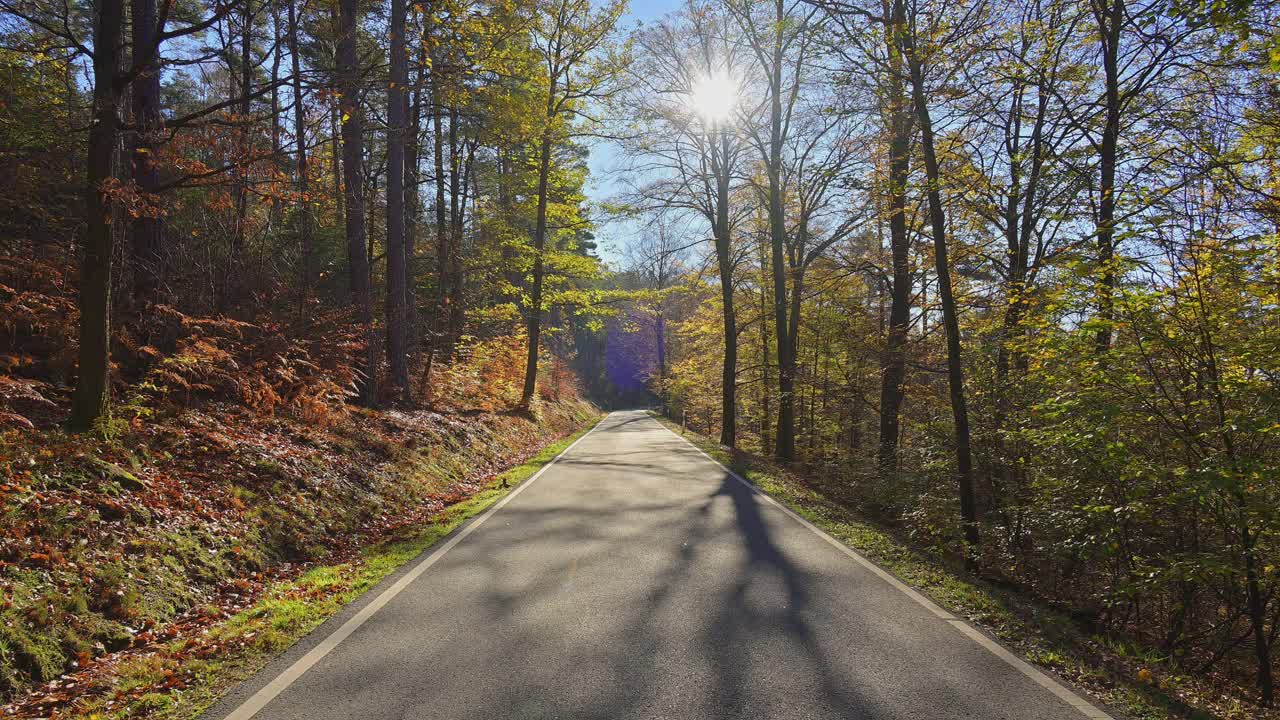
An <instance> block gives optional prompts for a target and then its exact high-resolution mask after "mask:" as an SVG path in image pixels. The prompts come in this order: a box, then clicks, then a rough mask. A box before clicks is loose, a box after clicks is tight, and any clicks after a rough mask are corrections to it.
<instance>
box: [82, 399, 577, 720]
mask: <svg viewBox="0 0 1280 720" xmlns="http://www.w3.org/2000/svg"><path fill="white" fill-rule="evenodd" d="M597 422H599V418H597V419H595V420H593V421H591V422H590V423H589V424H588V425H587V426H585V427H584V428H582V429H581V430H579V431H578V432H577V433H574V434H573V435H571V436H569V437H566V438H564V439H563V440H560V441H558V442H555V443H552V444H551V445H548V446H547V447H546V448H544V449H543V450H542V451H541V452H540V453H538V454H537V455H536V456H535V457H533V458H530V459H529V460H527V461H525V462H524V463H522V464H521V465H519V466H517V467H514V468H512V469H511V470H508V471H507V472H505V473H503V474H501V475H499V476H497V477H495V478H494V479H493V480H492V481H491V482H490V483H489V484H488V485H487V486H486V487H485V488H484V489H483V490H481V491H480V492H478V493H476V494H475V495H473V496H471V497H470V498H468V499H466V500H464V501H462V502H459V503H457V504H455V505H452V506H450V507H448V508H446V509H445V510H444V511H443V512H442V513H441V514H440V515H439V516H438V517H437V518H436V520H435V522H434V523H433V524H431V525H428V526H426V527H423V528H421V529H420V530H419V531H417V532H415V534H413V535H412V536H411V537H407V538H402V539H398V540H395V541H391V542H386V543H383V544H381V545H376V546H373V547H370V548H367V549H365V550H364V551H363V552H362V553H361V554H360V556H359V557H358V558H356V559H354V560H352V561H350V562H346V563H342V564H338V565H326V566H321V567H316V568H312V569H311V570H308V571H307V572H306V573H304V574H302V575H301V576H298V577H297V578H294V579H291V580H287V581H282V582H279V583H276V584H275V585H273V586H271V587H270V588H268V589H267V591H266V592H265V593H264V595H263V596H262V597H261V598H260V599H259V600H258V601H257V602H256V603H255V604H254V605H252V606H251V607H249V608H248V609H246V610H244V611H242V612H240V613H237V614H236V615H233V616H231V617H230V618H227V619H226V620H224V621H221V622H219V623H218V624H216V625H215V626H214V627H213V628H211V629H210V631H209V634H208V636H207V638H204V639H202V640H201V641H200V642H199V643H197V644H196V645H195V646H192V645H190V644H189V643H190V640H189V639H178V640H174V641H172V642H170V643H169V644H168V645H167V646H165V648H164V651H163V652H160V653H157V654H154V655H146V656H136V657H130V658H128V659H126V660H125V661H123V662H122V663H121V664H120V665H119V666H118V667H117V668H116V670H115V672H114V673H113V677H112V678H111V688H110V691H109V692H108V693H107V694H105V695H102V696H98V697H93V698H90V699H86V700H82V701H81V702H80V703H78V704H77V706H76V707H75V708H74V710H73V713H74V715H73V716H74V717H83V718H88V719H99V720H107V719H111V720H125V719H126V718H138V717H148V718H159V719H162V720H188V719H189V718H195V717H197V716H198V715H199V714H200V713H201V712H203V711H204V710H205V709H207V708H208V707H209V706H210V705H212V704H213V703H214V702H215V701H216V700H217V699H218V698H219V697H220V696H221V695H222V694H223V693H224V692H226V691H227V690H228V689H230V688H231V687H232V686H233V685H234V684H235V683H237V682H239V681H241V680H244V679H245V678H248V677H249V676H251V675H252V674H253V673H255V672H256V671H258V670H260V669H261V668H262V667H263V666H265V665H266V664H267V662H268V661H270V660H271V659H272V658H273V657H275V656H276V655H278V654H280V653H281V652H282V651H284V650H285V649H286V648H288V647H289V646H291V645H293V644H294V643H295V642H297V641H298V640H299V639H300V638H302V637H303V636H304V635H306V634H307V633H309V632H311V631H312V630H314V629H315V628H317V627H319V626H320V625H321V624H322V623H323V622H324V621H326V620H328V619H329V618H330V617H332V616H333V615H335V614H336V613H337V612H338V611H339V610H341V609H342V608H343V607H344V606H345V605H347V604H348V603H350V602H351V601H353V600H355V599H356V598H358V597H360V595H362V594H363V593H365V592H366V591H367V590H369V589H370V588H372V587H373V586H374V585H376V584H377V583H378V582H379V581H380V580H382V579H383V578H385V577H386V576H388V575H390V574H391V573H392V572H394V571H395V570H397V569H398V568H400V567H401V566H403V565H404V564H405V563H407V562H409V561H410V560H413V559H414V558H416V557H418V556H419V555H421V554H422V553H423V552H424V551H426V550H428V549H429V548H431V546H432V545H434V544H435V543H436V542H438V541H439V540H441V539H442V538H444V537H445V536H447V535H449V534H450V533H452V532H453V531H454V530H456V529H457V528H458V527H459V526H460V525H462V523H464V522H466V521H467V520H468V519H470V518H472V517H475V516H476V515H479V514H480V513H482V512H484V511H485V510H487V509H488V508H489V507H491V506H492V505H493V504H494V503H495V502H497V501H498V500H500V499H502V498H503V497H504V496H506V495H507V494H508V493H510V492H511V491H512V490H514V489H515V488H516V487H518V486H519V485H520V484H521V483H522V482H524V481H525V480H527V479H528V478H529V477H531V476H532V475H533V474H534V473H535V472H537V471H538V470H539V469H540V468H542V467H543V466H545V465H546V464H548V463H549V462H551V461H552V460H553V459H554V458H555V457H556V456H557V455H559V454H560V453H561V452H563V451H564V449H565V448H567V447H569V445H570V444H572V443H573V442H574V441H576V440H577V439H578V438H580V437H582V436H583V435H584V434H586V433H587V432H588V431H589V430H590V429H591V428H592V427H594V426H595V424H596V423H597ZM166 686H167V687H166ZM113 699H114V700H115V703H114V704H113V705H110V706H108V702H109V701H111V700H113Z"/></svg>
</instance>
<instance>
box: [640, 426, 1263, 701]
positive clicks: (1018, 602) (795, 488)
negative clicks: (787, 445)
mask: <svg viewBox="0 0 1280 720" xmlns="http://www.w3.org/2000/svg"><path fill="white" fill-rule="evenodd" d="M654 417H655V418H657V420H658V421H659V422H661V423H663V424H664V425H666V426H667V427H668V428H670V429H671V430H672V431H674V432H675V433H677V434H679V435H681V436H683V437H684V438H686V439H688V440H689V441H690V442H692V443H693V444H694V445H696V446H697V447H698V448H700V449H701V450H703V451H704V452H706V453H707V454H708V455H710V456H712V457H713V458H715V459H716V460H718V461H719V462H720V463H721V464H723V465H725V466H726V467H728V468H730V469H732V470H733V471H734V472H736V473H738V474H739V475H740V476H742V477H743V478H744V479H745V480H747V481H748V482H750V483H751V484H752V485H754V486H755V487H757V488H759V489H760V490H762V491H764V492H765V493H767V494H768V495H769V496H770V497H772V498H774V499H775V500H777V501H778V502H780V503H782V504H783V505H786V506H787V507H788V508H790V509H791V510H792V511H794V512H795V513H796V514H798V515H800V516H801V517H803V518H805V519H806V520H808V521H809V522H811V523H813V524H814V525H817V526H818V527H819V528H822V530H823V531H825V532H826V533H827V534H829V535H831V536H832V537H835V538H836V539H838V540H840V541H841V542H843V543H844V544H845V545H848V546H849V547H850V548H853V549H854V550H856V551H858V552H859V553H860V554H862V555H863V556H864V557H866V558H867V559H869V560H871V561H872V562H874V563H876V564H877V565H879V566H880V567H882V568H884V569H885V570H887V571H889V572H890V573H892V574H893V575H895V576H896V577H898V579H900V580H902V581H903V582H904V583H906V584H907V585H910V586H911V587H913V588H915V589H917V590H919V591H921V592H922V593H924V594H925V595H928V596H929V597H930V598H931V599H932V600H933V601H934V602H936V603H938V604H939V605H941V606H942V607H944V608H946V609H947V610H949V611H951V612H952V613H955V614H956V615H958V616H962V617H965V618H968V619H969V620H971V621H973V622H974V623H976V624H978V625H980V626H982V627H983V628H984V629H986V630H988V631H989V632H991V633H992V634H993V635H995V636H996V637H998V638H1000V640H1001V642H1002V643H1003V644H1004V645H1005V646H1006V647H1009V648H1010V649H1011V650H1012V651H1013V652H1015V653H1016V654H1020V655H1022V656H1023V657H1024V658H1026V659H1027V660H1028V661H1029V662H1031V663H1033V664H1036V665H1039V666H1041V667H1043V668H1046V669H1048V670H1051V671H1052V672H1053V673H1055V674H1057V675H1059V676H1061V677H1063V678H1065V679H1067V680H1069V681H1071V682H1072V683H1073V684H1075V685H1077V686H1079V687H1082V688H1084V689H1086V690H1087V691H1088V692H1089V694H1091V695H1092V696H1094V698H1096V699H1097V700H1100V701H1101V702H1103V703H1105V704H1106V705H1107V706H1108V707H1110V708H1111V709H1112V710H1115V711H1117V712H1119V713H1122V714H1123V715H1124V716H1125V717H1129V718H1133V719H1134V720H1168V719H1169V718H1190V719H1191V720H1214V718H1218V717H1221V718H1232V719H1234V718H1236V717H1239V718H1245V717H1251V715H1249V714H1247V711H1245V710H1243V709H1242V710H1241V712H1242V713H1243V714H1240V715H1236V714H1235V713H1232V712H1228V713H1225V714H1223V715H1213V714H1210V713H1207V712H1203V711H1200V710H1196V709H1194V708H1191V707H1188V706H1187V705H1186V704H1185V703H1183V702H1182V701H1180V700H1179V699H1177V698H1176V697H1175V696H1174V693H1176V692H1178V691H1179V690H1182V689H1183V688H1181V687H1180V685H1181V684H1183V683H1189V681H1188V679H1187V678H1183V677H1178V676H1174V675H1172V674H1170V675H1167V676H1165V677H1163V678H1161V679H1160V680H1152V681H1151V682H1143V681H1142V680H1140V679H1139V678H1138V677H1137V676H1136V675H1129V674H1127V673H1128V672H1129V671H1132V672H1133V673H1138V672H1139V671H1140V669H1141V668H1144V667H1146V666H1147V664H1145V663H1141V662H1139V663H1136V664H1135V663H1134V662H1131V661H1130V662H1123V660H1124V659H1120V658H1112V657H1107V658H1101V657H1099V655H1098V651H1097V646H1099V645H1103V646H1105V645H1107V644H1108V641H1107V640H1106V639H1104V638H1097V637H1086V636H1085V635H1084V634H1083V633H1082V632H1081V631H1080V630H1079V629H1078V628H1076V627H1075V626H1074V624H1073V623H1072V622H1071V620H1070V619H1069V618H1067V617H1066V616H1064V615H1062V614H1060V613H1056V612H1054V611H1052V610H1050V609H1048V608H1045V607H1042V606H1038V605H1036V604H1035V603H1033V602H1031V601H1030V599H1028V598H1025V597H1020V596H1018V595H1017V594H1015V593H1013V592H1011V591H1008V590H1004V589H1001V588H997V587H994V586H991V585H989V584H987V583H984V582H982V581H981V580H978V579H976V578H973V577H972V576H969V575H967V574H965V573H964V572H963V571H962V570H960V569H958V568H954V567H950V566H949V565H948V564H946V563H945V562H943V561H942V559H940V558H937V557H935V556H931V555H928V554H926V553H925V552H922V551H920V550H918V549H915V548H912V547H910V546H909V545H908V544H906V543H905V542H903V541H901V540H899V539H898V538H896V537H894V536H893V535H891V534H890V533H889V532H887V531H885V530H884V529H881V528H879V527H877V526H876V525H875V524H874V523H872V522H869V521H867V520H866V519H864V518H861V517H859V516H858V515H856V514H855V513H854V512H853V511H852V510H851V509H849V508H847V507H845V506H842V505H840V504H838V503H836V502H834V501H833V500H831V499H830V498H827V497H825V496H823V495H822V494H820V493H819V492H817V491H816V490H814V489H813V488H811V487H808V486H806V485H804V484H803V483H801V482H800V481H799V480H798V479H797V478H795V477H793V476H790V475H788V474H787V473H785V472H782V471H781V470H780V469H779V468H778V467H776V466H773V465H771V464H769V463H767V462H765V461H763V460H761V459H759V458H753V457H751V456H747V455H743V454H739V453H731V452H729V451H728V450H726V449H725V448H724V447H722V446H720V445H719V444H718V443H716V442H715V441H714V440H712V439H710V438H707V437H704V436H701V435H698V434H696V433H692V432H686V431H684V430H682V429H681V427H680V426H679V425H677V424H676V423H673V422H671V421H670V420H668V419H666V418H663V417H661V416H658V415H656V414H654ZM1112 659H1118V660H1121V661H1122V662H1121V663H1120V664H1121V665H1122V667H1121V671H1120V672H1117V671H1116V670H1112V669H1108V668H1107V667H1104V665H1103V663H1104V662H1107V663H1108V664H1110V661H1111V660H1112ZM1152 666H1153V667H1154V665H1152ZM1161 683H1163V684H1164V685H1165V687H1163V688H1162V687H1160V684H1161Z"/></svg>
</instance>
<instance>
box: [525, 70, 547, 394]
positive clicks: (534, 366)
mask: <svg viewBox="0 0 1280 720" xmlns="http://www.w3.org/2000/svg"><path fill="white" fill-rule="evenodd" d="M554 92H555V87H554V85H553V86H552V88H551V90H550V91H548V99H547V121H548V122H550V121H551V113H552V100H551V97H552V96H553V94H554ZM550 173H551V136H550V131H549V130H544V131H543V133H542V150H541V152H540V154H539V159H538V213H537V219H536V220H535V225H534V230H533V287H532V288H531V289H530V293H529V307H528V308H527V312H528V314H529V316H528V320H527V322H528V334H529V338H528V340H529V346H528V353H527V355H526V358H525V365H524V390H523V391H521V393H520V407H522V408H524V409H526V410H527V409H529V407H530V404H531V403H532V402H533V396H534V395H535V394H536V393H537V391H538V341H539V335H540V333H541V332H542V273H543V259H542V250H543V248H544V247H546V242H547V180H548V176H549V175H550Z"/></svg>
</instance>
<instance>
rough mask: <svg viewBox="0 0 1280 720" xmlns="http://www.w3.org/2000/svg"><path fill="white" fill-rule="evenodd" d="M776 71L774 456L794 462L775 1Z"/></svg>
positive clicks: (771, 170) (779, 20)
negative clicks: (776, 397) (776, 403)
mask: <svg viewBox="0 0 1280 720" xmlns="http://www.w3.org/2000/svg"><path fill="white" fill-rule="evenodd" d="M774 9H775V18H774V20H775V27H774V30H773V33H774V43H773V67H771V68H770V69H769V71H770V79H769V86H770V87H769V96H770V97H769V159H768V167H767V168H766V171H767V174H768V182H769V193H768V194H769V245H770V249H771V251H772V253H771V266H772V270H773V313H774V326H775V328H776V332H775V333H774V335H775V336H776V338H777V344H778V432H777V436H776V439H775V441H774V456H775V457H776V458H777V459H778V460H779V461H781V462H790V461H791V460H793V459H794V458H795V455H796V419H795V397H794V393H795V349H794V348H793V347H791V333H790V331H789V330H788V329H787V269H786V265H785V259H784V257H783V249H784V247H785V245H786V241H787V225H786V215H785V212H786V211H785V208H783V205H782V33H783V30H784V21H785V20H786V11H785V8H784V5H783V0H774Z"/></svg>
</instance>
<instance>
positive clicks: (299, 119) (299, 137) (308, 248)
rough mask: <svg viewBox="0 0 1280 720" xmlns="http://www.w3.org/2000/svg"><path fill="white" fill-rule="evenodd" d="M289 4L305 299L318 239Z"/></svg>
mask: <svg viewBox="0 0 1280 720" xmlns="http://www.w3.org/2000/svg"><path fill="white" fill-rule="evenodd" d="M287 1H288V4H289V5H288V20H289V70H290V72H291V73H292V85H293V137H294V142H295V143H296V144H297V148H296V150H295V154H294V159H295V171H296V173H297V177H296V178H295V183H296V187H297V190H298V239H299V240H298V241H299V245H300V246H301V247H300V248H299V250H300V253H301V258H302V273H301V275H302V294H303V296H304V297H305V296H306V295H308V294H309V293H310V292H311V284H312V282H313V277H314V272H313V270H312V264H313V262H314V261H313V260H312V255H313V254H314V253H315V249H314V246H315V239H314V236H313V230H312V219H311V199H310V198H308V197H307V193H308V191H309V186H308V182H309V180H308V178H307V125H306V122H307V115H306V102H305V100H306V96H305V95H304V94H303V91H302V58H301V56H300V55H299V54H298V11H297V7H296V6H297V4H298V0H287Z"/></svg>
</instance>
